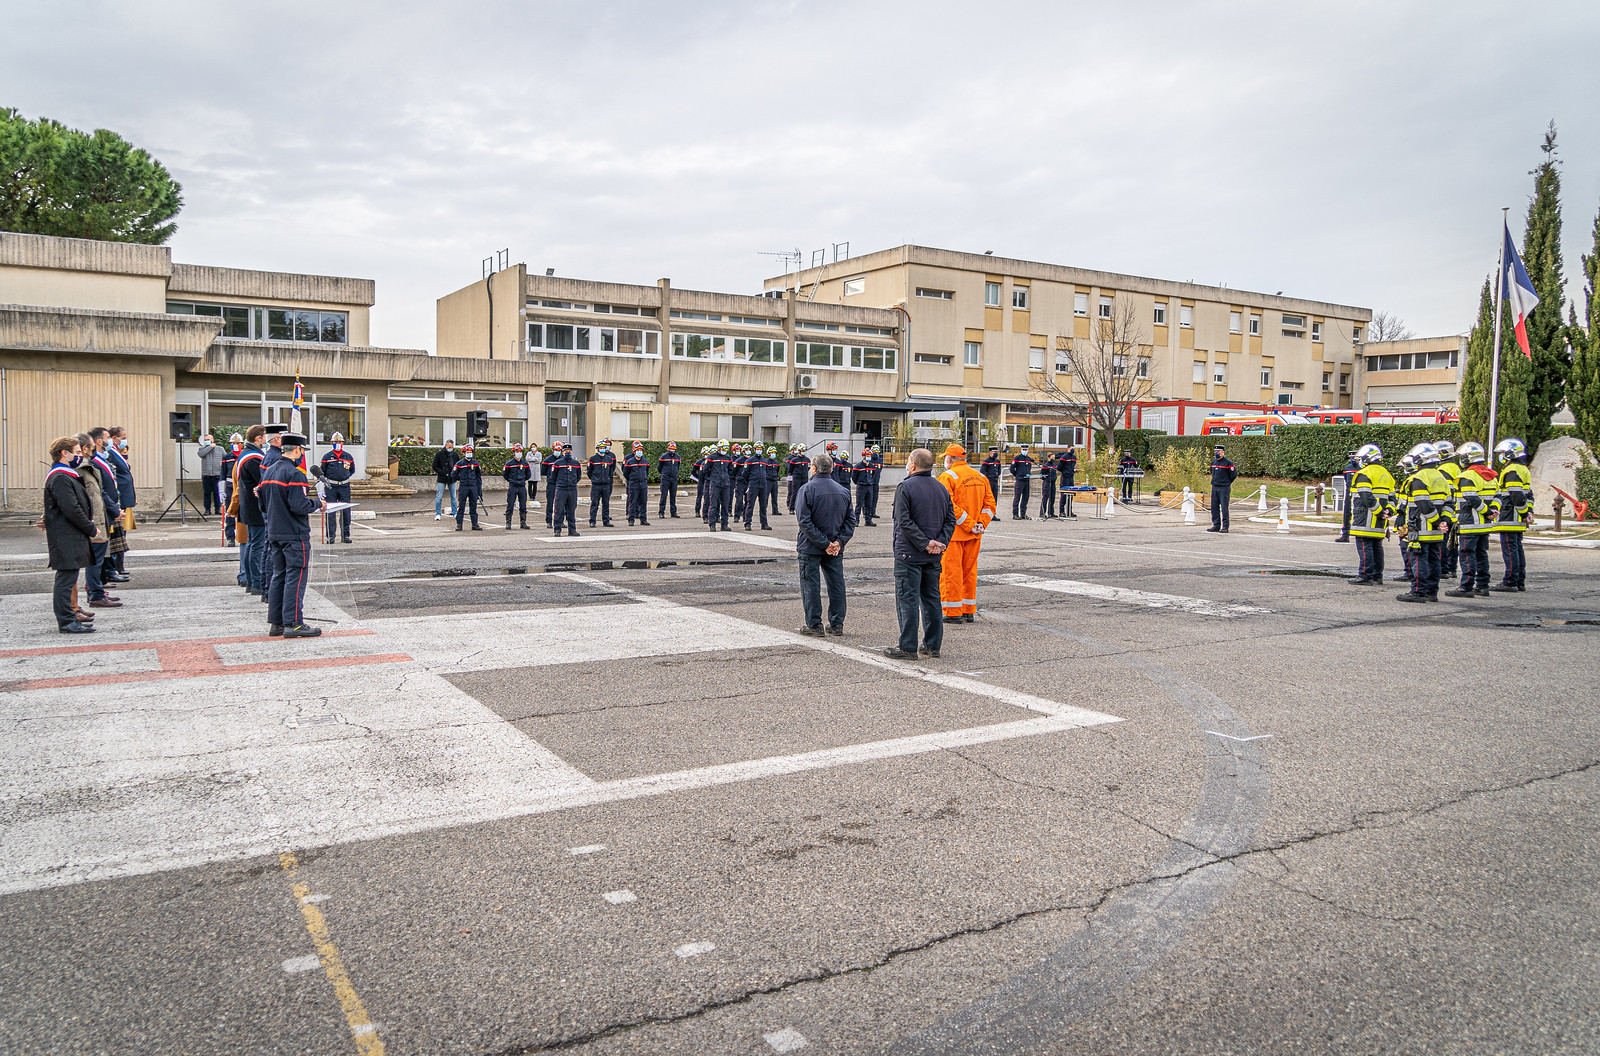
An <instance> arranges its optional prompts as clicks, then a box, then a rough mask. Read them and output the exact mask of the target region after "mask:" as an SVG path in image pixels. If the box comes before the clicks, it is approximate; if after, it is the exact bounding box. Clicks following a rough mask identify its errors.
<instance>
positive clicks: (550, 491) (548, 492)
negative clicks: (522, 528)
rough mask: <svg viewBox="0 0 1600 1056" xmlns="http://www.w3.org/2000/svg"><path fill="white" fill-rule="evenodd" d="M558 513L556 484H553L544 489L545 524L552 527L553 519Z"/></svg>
mask: <svg viewBox="0 0 1600 1056" xmlns="http://www.w3.org/2000/svg"><path fill="white" fill-rule="evenodd" d="M555 515H556V486H555V485H554V484H551V485H550V486H549V487H547V488H545V489H544V526H545V527H546V528H548V527H550V522H551V520H552V519H553V518H554V517H555Z"/></svg>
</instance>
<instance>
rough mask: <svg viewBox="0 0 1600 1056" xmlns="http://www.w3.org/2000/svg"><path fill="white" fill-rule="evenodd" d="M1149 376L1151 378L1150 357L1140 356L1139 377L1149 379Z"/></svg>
mask: <svg viewBox="0 0 1600 1056" xmlns="http://www.w3.org/2000/svg"><path fill="white" fill-rule="evenodd" d="M1149 376H1150V357H1149V356H1140V357H1139V377H1141V378H1148V377H1149Z"/></svg>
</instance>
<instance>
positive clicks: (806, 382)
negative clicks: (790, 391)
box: [794, 374, 817, 392]
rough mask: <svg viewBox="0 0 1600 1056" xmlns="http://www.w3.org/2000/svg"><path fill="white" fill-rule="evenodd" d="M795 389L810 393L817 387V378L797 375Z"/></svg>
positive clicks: (810, 375)
mask: <svg viewBox="0 0 1600 1056" xmlns="http://www.w3.org/2000/svg"><path fill="white" fill-rule="evenodd" d="M794 387H795V388H797V389H801V390H803V391H807V392H809V391H810V390H812V389H815V388H816V387H817V376H816V375H815V374H796V375H795V379H794Z"/></svg>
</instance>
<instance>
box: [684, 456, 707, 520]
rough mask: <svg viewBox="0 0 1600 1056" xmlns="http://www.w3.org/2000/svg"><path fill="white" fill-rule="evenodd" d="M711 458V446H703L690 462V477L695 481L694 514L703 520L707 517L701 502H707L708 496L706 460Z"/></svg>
mask: <svg viewBox="0 0 1600 1056" xmlns="http://www.w3.org/2000/svg"><path fill="white" fill-rule="evenodd" d="M710 458H711V448H709V447H702V448H701V449H700V453H699V454H698V455H696V456H695V458H694V461H693V462H691V463H690V464H689V479H691V480H693V481H694V515H695V516H696V517H699V518H700V519H701V520H704V519H705V513H704V511H703V510H702V509H701V504H702V503H703V502H705V497H706V462H707V460H708V459H710Z"/></svg>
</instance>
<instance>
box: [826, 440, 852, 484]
mask: <svg viewBox="0 0 1600 1056" xmlns="http://www.w3.org/2000/svg"><path fill="white" fill-rule="evenodd" d="M827 452H828V457H829V458H831V459H833V472H832V473H830V474H829V476H831V477H833V479H834V480H837V481H838V482H839V483H840V484H842V485H844V490H846V491H849V490H850V453H849V452H848V451H840V450H839V445H838V444H834V443H830V444H829V445H828V447H827Z"/></svg>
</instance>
